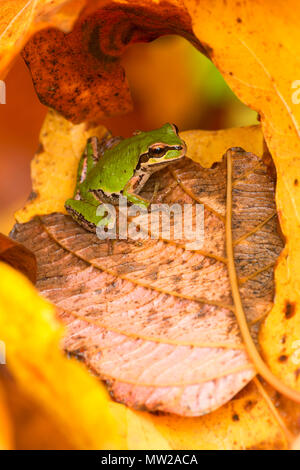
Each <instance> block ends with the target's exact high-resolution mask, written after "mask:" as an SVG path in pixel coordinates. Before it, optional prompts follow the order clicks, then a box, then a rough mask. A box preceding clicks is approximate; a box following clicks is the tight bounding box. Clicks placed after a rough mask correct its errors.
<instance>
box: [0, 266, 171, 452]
mask: <svg viewBox="0 0 300 470" xmlns="http://www.w3.org/2000/svg"><path fill="white" fill-rule="evenodd" d="M0 280H1V282H0V331H1V340H2V341H4V342H5V344H6V345H7V367H8V369H9V372H10V373H11V374H12V375H13V377H14V379H15V380H16V381H17V383H18V386H19V387H20V388H21V389H22V391H23V392H24V393H25V394H27V395H28V397H30V398H31V400H34V401H35V402H36V406H38V407H39V408H40V409H42V410H44V412H45V413H46V414H47V415H48V419H50V420H51V421H52V422H54V423H56V426H58V429H59V432H60V433H61V432H63V434H65V436H66V437H67V440H68V441H69V443H70V445H72V448H78V449H127V448H129V449H130V448H131V449H133V448H134V449H136V448H137V447H139V448H141V449H152V448H153V446H154V445H155V446H157V448H161V449H167V448H168V445H167V443H166V440H165V439H164V437H163V436H161V434H160V433H159V432H158V431H157V430H156V428H155V426H154V424H153V423H152V422H151V420H150V418H149V417H148V416H143V415H142V414H140V413H135V412H134V411H131V410H128V409H127V408H126V407H125V406H123V405H117V404H115V403H112V402H111V400H110V399H109V397H108V394H107V392H106V391H105V389H104V387H103V386H102V385H101V384H100V383H99V381H98V380H97V379H96V378H94V377H92V376H91V375H90V373H89V372H88V371H87V370H86V369H85V368H84V366H82V365H81V364H79V363H78V362H77V361H76V360H74V359H67V358H66V357H64V356H63V354H62V352H61V350H60V349H59V342H60V340H61V336H62V333H63V328H62V326H61V325H60V324H59V323H58V321H57V320H56V319H55V316H54V308H53V307H52V306H51V305H50V304H49V303H48V302H46V301H45V300H44V299H42V298H41V297H40V296H39V295H38V294H37V292H36V290H35V289H34V287H33V286H32V285H31V283H30V282H29V281H28V280H27V279H25V278H24V276H23V275H21V274H20V273H18V272H16V271H15V270H13V269H12V268H11V267H10V266H8V265H6V264H4V263H0ZM0 403H1V404H2V400H1V402H0ZM0 411H1V412H2V408H0ZM3 416H4V409H3ZM1 417H2V416H1ZM125 420H126V421H125ZM124 422H127V425H126V426H124ZM38 426H40V428H41V427H42V429H44V432H45V433H47V423H46V421H45V420H43V419H41V420H40V421H39V422H38ZM35 429H36V430H37V432H38V430H39V428H38V427H37V426H36V423H35ZM49 429H50V430H51V429H53V425H51V426H49ZM8 430H9V427H7V429H6V432H7V437H6V436H5V435H3V438H2V441H3V444H2V445H3V446H7V447H8V446H9V445H10V444H9V439H8V435H9V432H8ZM0 431H1V429H0ZM40 431H41V429H40ZM0 436H1V437H2V434H0ZM4 437H5V439H6V440H5V441H4ZM33 437H34V436H33ZM56 445H57V447H60V443H59V442H57V444H56ZM30 448H35V442H34V440H33V442H31V447H30Z"/></svg>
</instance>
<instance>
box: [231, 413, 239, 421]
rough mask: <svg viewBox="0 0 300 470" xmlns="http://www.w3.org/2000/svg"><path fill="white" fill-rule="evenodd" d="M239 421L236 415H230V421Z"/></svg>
mask: <svg viewBox="0 0 300 470" xmlns="http://www.w3.org/2000/svg"><path fill="white" fill-rule="evenodd" d="M239 420H240V417H239V415H238V414H234V415H232V421H239Z"/></svg>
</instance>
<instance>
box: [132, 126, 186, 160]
mask: <svg viewBox="0 0 300 470" xmlns="http://www.w3.org/2000/svg"><path fill="white" fill-rule="evenodd" d="M147 134H148V135H147V137H148V139H147V140H148V142H147V151H146V152H145V153H143V154H142V155H141V157H140V161H139V163H140V165H142V166H143V167H144V168H145V167H148V168H149V169H150V167H151V168H154V167H156V166H157V167H160V166H162V165H168V164H170V163H172V162H175V161H177V160H179V159H181V158H183V157H184V156H185V154H186V144H185V142H184V141H183V140H182V139H181V138H180V137H179V135H178V128H177V126H176V125H175V124H169V123H167V124H165V125H164V126H162V127H161V128H159V129H155V130H153V131H151V132H149V133H147ZM150 136H151V138H150Z"/></svg>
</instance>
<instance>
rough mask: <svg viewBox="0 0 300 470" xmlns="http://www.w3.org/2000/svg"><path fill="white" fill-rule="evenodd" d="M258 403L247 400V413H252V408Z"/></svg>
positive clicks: (245, 407)
mask: <svg viewBox="0 0 300 470" xmlns="http://www.w3.org/2000/svg"><path fill="white" fill-rule="evenodd" d="M256 403H257V402H256V401H255V400H247V401H246V403H245V405H244V409H245V411H251V410H252V408H253V407H254V406H255V405H256Z"/></svg>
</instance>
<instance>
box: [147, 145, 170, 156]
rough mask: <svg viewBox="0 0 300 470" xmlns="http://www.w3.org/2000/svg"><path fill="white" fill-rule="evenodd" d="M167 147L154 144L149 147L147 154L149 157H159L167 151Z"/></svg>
mask: <svg viewBox="0 0 300 470" xmlns="http://www.w3.org/2000/svg"><path fill="white" fill-rule="evenodd" d="M167 149H168V148H167V147H160V146H159V145H158V146H156V147H150V148H149V155H150V156H151V157H156V158H160V157H163V156H164V155H165V153H166V151H167Z"/></svg>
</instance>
